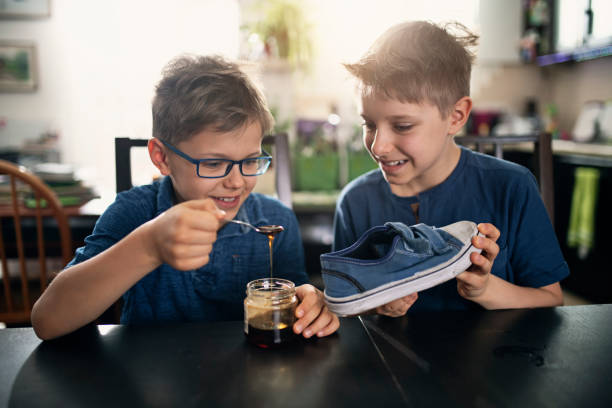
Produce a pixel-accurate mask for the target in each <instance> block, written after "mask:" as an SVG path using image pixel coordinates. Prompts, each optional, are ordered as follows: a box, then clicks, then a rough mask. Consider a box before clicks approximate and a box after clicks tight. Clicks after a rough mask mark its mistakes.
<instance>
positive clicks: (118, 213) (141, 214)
mask: <svg viewBox="0 0 612 408" xmlns="http://www.w3.org/2000/svg"><path fill="white" fill-rule="evenodd" d="M130 193H131V192H130ZM130 193H122V194H119V195H118V196H117V198H116V199H115V201H114V202H113V203H112V204H111V205H110V206H109V207H108V208H107V209H106V210H105V211H104V212H103V213H102V215H101V216H100V218H98V221H97V222H96V225H95V226H94V229H93V232H92V234H91V235H89V236H88V237H87V238H85V246H82V247H80V248H78V249H77V250H76V251H75V256H74V258H73V259H72V260H71V261H70V262H69V263H68V265H66V267H69V266H72V265H76V264H78V263H81V262H83V261H86V260H87V259H90V258H93V257H94V256H96V255H98V254H100V253H102V252H103V251H105V250H106V249H108V248H110V247H111V246H113V245H114V244H116V243H117V242H119V241H120V240H121V239H123V238H124V237H125V236H126V235H128V234H129V233H130V232H132V231H133V230H135V229H136V228H138V227H139V226H140V225H142V224H144V223H145V222H146V221H148V219H150V217H147V211H146V206H144V205H139V204H138V202H134V201H133V199H134V198H135V197H133V196H134V194H133V193H132V194H130Z"/></svg>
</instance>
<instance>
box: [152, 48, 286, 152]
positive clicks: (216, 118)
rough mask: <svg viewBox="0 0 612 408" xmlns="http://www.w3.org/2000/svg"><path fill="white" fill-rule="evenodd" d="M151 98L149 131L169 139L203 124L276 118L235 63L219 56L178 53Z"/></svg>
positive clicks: (269, 122)
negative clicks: (151, 118)
mask: <svg viewBox="0 0 612 408" xmlns="http://www.w3.org/2000/svg"><path fill="white" fill-rule="evenodd" d="M162 74H163V77H162V79H161V81H160V82H159V84H158V85H157V87H156V89H155V97H154V98H153V107H152V110H153V136H154V137H157V138H159V139H162V140H164V141H167V142H169V143H172V144H177V143H179V142H182V141H184V140H187V139H189V138H190V137H191V136H193V135H194V134H196V133H198V132H201V131H202V130H204V129H206V128H212V129H213V130H214V131H218V132H230V131H233V130H235V129H238V128H239V127H241V126H245V125H247V124H249V123H251V122H252V121H254V120H255V121H258V122H259V123H260V125H261V128H262V131H263V134H266V133H268V132H270V130H271V129H272V126H273V123H274V119H273V118H272V115H271V114H270V110H269V109H268V106H267V104H266V101H265V98H264V97H263V95H262V93H261V92H260V91H259V89H258V88H257V87H256V86H255V84H254V83H253V82H252V81H251V80H250V79H249V77H248V76H247V75H246V74H245V73H244V72H243V71H242V70H241V69H240V67H239V66H238V64H236V63H233V62H230V61H227V60H225V59H224V58H222V57H220V56H181V57H178V58H176V59H174V60H172V61H170V63H168V65H166V67H165V68H164V70H163V72H162Z"/></svg>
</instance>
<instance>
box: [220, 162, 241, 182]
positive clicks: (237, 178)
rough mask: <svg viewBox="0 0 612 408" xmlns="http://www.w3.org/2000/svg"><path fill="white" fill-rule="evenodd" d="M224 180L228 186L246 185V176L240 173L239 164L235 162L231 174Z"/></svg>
mask: <svg viewBox="0 0 612 408" xmlns="http://www.w3.org/2000/svg"><path fill="white" fill-rule="evenodd" d="M223 182H224V184H225V186H226V187H229V188H240V187H242V186H243V185H244V176H243V175H242V174H241V173H240V167H239V166H238V164H234V165H233V166H232V169H231V170H230V172H229V174H228V175H227V176H225V178H224V179H223Z"/></svg>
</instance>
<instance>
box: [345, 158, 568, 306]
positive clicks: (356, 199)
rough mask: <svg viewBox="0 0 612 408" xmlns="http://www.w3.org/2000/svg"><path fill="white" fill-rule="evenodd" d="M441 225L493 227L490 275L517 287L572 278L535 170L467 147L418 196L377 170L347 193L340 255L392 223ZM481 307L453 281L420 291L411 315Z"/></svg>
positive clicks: (360, 179)
mask: <svg viewBox="0 0 612 408" xmlns="http://www.w3.org/2000/svg"><path fill="white" fill-rule="evenodd" d="M414 203H418V216H419V222H422V223H424V224H427V225H432V226H436V227H442V226H445V225H448V224H451V223H454V222H457V221H462V220H469V221H474V222H476V223H483V222H488V223H491V224H493V225H495V226H496V227H497V228H498V229H499V231H500V233H501V235H500V237H499V239H498V240H497V244H498V245H499V248H500V252H499V254H498V255H497V258H495V261H494V264H493V270H492V273H493V274H494V275H497V276H499V277H500V278H502V279H504V280H506V281H508V282H511V283H513V284H516V285H519V286H526V287H534V288H538V287H542V286H546V285H550V284H553V283H555V282H559V281H560V280H562V279H563V278H565V277H567V276H568V275H569V268H568V266H567V263H566V262H565V260H564V259H563V255H562V253H561V249H560V247H559V242H558V241H557V237H556V235H555V232H554V230H553V227H552V224H551V222H550V219H549V217H548V213H547V212H546V209H545V207H544V203H543V202H542V199H541V197H540V193H539V191H538V187H537V182H536V180H535V177H534V176H533V174H531V172H530V171H529V170H528V169H527V168H525V167H522V166H520V165H518V164H515V163H510V162H508V161H505V160H499V159H497V158H495V157H492V156H489V155H485V154H481V153H477V152H473V151H471V150H469V149H466V148H464V147H461V157H460V159H459V163H458V164H457V166H456V168H455V169H454V170H453V172H452V173H451V174H450V176H449V177H448V178H447V179H446V180H445V181H444V182H442V183H441V184H439V185H437V186H435V187H433V188H431V189H429V190H427V191H423V192H422V193H420V194H418V195H417V196H412V197H398V196H396V195H395V194H393V193H392V192H391V188H390V186H389V184H388V183H387V182H386V180H385V179H384V178H383V175H382V172H381V171H380V170H373V171H371V172H369V173H366V174H364V175H362V176H360V177H359V178H357V179H355V180H353V181H352V182H351V183H349V184H348V185H347V186H346V187H345V188H344V190H343V191H342V193H341V195H340V198H339V200H338V204H337V206H336V214H335V217H334V245H333V249H334V250H339V249H342V248H346V247H347V246H349V245H351V244H353V243H354V242H355V241H357V239H358V238H359V237H360V236H361V235H363V233H364V232H365V231H366V230H368V229H369V228H371V227H373V226H376V225H382V224H384V223H385V222H387V221H400V222H403V223H405V224H407V225H412V224H415V223H416V219H415V215H414V212H413V210H412V207H411V204H414ZM473 307H480V306H479V305H477V304H476V303H474V302H471V301H468V300H465V299H463V298H462V297H461V296H459V294H458V293H457V283H456V281H455V280H454V279H453V280H450V281H448V282H445V283H443V284H441V285H438V286H436V287H433V288H431V289H428V290H425V291H423V292H421V293H419V299H418V300H417V301H416V303H415V304H414V305H413V306H412V307H411V308H410V311H419V310H439V309H445V310H449V309H459V310H461V309H469V308H473Z"/></svg>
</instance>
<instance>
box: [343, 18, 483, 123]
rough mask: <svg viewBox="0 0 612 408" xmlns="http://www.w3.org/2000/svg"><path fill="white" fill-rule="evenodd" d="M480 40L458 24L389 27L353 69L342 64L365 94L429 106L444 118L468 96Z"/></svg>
mask: <svg viewBox="0 0 612 408" xmlns="http://www.w3.org/2000/svg"><path fill="white" fill-rule="evenodd" d="M477 42H478V36H477V35H476V34H474V33H472V32H470V31H469V30H468V29H467V28H466V27H465V26H464V25H462V24H460V23H448V24H445V25H444V26H438V25H435V24H433V23H430V22H426V21H414V22H406V23H401V24H397V25H395V26H393V27H391V28H389V29H388V30H387V31H386V32H385V33H384V34H383V35H382V36H380V37H379V38H378V39H377V40H376V42H375V43H374V44H373V45H372V46H371V47H370V49H369V50H368V52H366V54H365V55H364V56H363V57H362V58H361V59H360V60H359V61H358V62H356V63H354V64H344V66H345V67H346V68H347V69H348V71H349V72H350V73H351V74H352V75H354V76H355V77H356V78H357V79H358V80H359V81H360V87H361V89H360V90H361V92H362V94H363V95H367V94H370V93H381V94H383V95H385V96H386V97H389V98H394V99H398V100H400V101H402V102H410V103H421V102H429V103H431V104H433V105H435V106H437V107H438V109H439V111H440V113H441V116H442V117H443V118H445V117H447V115H448V114H450V113H451V111H452V109H453V106H454V105H455V103H456V102H457V101H458V100H459V99H461V98H462V97H464V96H469V94H470V75H471V70H472V63H473V62H474V58H475V57H474V54H473V53H472V52H471V51H470V50H469V49H468V48H469V47H471V46H475V45H476V44H477Z"/></svg>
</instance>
